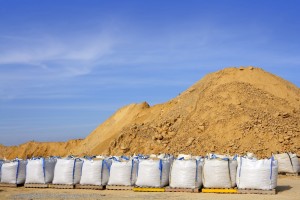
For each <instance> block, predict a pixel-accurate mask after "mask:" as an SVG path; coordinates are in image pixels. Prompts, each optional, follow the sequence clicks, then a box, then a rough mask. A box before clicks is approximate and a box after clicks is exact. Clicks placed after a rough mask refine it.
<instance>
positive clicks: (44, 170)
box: [42, 158, 46, 183]
mask: <svg viewBox="0 0 300 200" xmlns="http://www.w3.org/2000/svg"><path fill="white" fill-rule="evenodd" d="M42 162H43V174H44V183H46V169H45V158H42Z"/></svg>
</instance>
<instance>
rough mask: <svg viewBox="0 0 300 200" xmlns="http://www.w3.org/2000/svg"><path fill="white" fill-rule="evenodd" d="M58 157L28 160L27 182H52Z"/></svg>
mask: <svg viewBox="0 0 300 200" xmlns="http://www.w3.org/2000/svg"><path fill="white" fill-rule="evenodd" d="M55 163H56V159H52V158H50V159H48V158H46V159H45V158H39V159H34V160H28V162H27V166H26V181H25V183H42V184H43V183H44V184H45V183H52V180H53V176H54V167H55Z"/></svg>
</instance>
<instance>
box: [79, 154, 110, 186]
mask: <svg viewBox="0 0 300 200" xmlns="http://www.w3.org/2000/svg"><path fill="white" fill-rule="evenodd" d="M110 163H111V161H110V160H108V159H93V160H87V159H85V160H84V161H83V165H82V174H81V179H80V184H82V185H106V184H107V182H108V178H109V168H110Z"/></svg>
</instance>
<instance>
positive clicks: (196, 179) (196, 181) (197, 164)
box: [195, 159, 199, 188]
mask: <svg viewBox="0 0 300 200" xmlns="http://www.w3.org/2000/svg"><path fill="white" fill-rule="evenodd" d="M198 167H199V161H198V160H197V159H196V177H195V188H197V183H198Z"/></svg>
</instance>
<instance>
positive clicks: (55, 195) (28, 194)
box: [0, 176, 300, 200]
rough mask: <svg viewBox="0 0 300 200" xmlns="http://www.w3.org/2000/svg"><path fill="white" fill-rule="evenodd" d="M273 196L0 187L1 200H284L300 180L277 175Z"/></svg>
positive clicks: (297, 192)
mask: <svg viewBox="0 0 300 200" xmlns="http://www.w3.org/2000/svg"><path fill="white" fill-rule="evenodd" d="M277 190H278V193H277V194H276V195H259V194H204V193H170V192H161V193H154V192H152V193H150V192H133V191H111V190H103V191H99V190H98V191H97V190H81V189H74V190H67V189H31V188H24V187H20V188H5V187H2V188H0V199H122V200H126V199H131V200H132V199H175V200H176V199H198V200H202V199H203V200H204V199H215V200H218V199H222V200H224V199H225V200H226V199H249V200H250V199H251V200H252V199H255V200H268V199H274V200H277V199H278V200H279V199H280V200H284V199H289V200H292V199H295V200H299V199H300V177H285V176H280V177H279V179H278V187H277Z"/></svg>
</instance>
